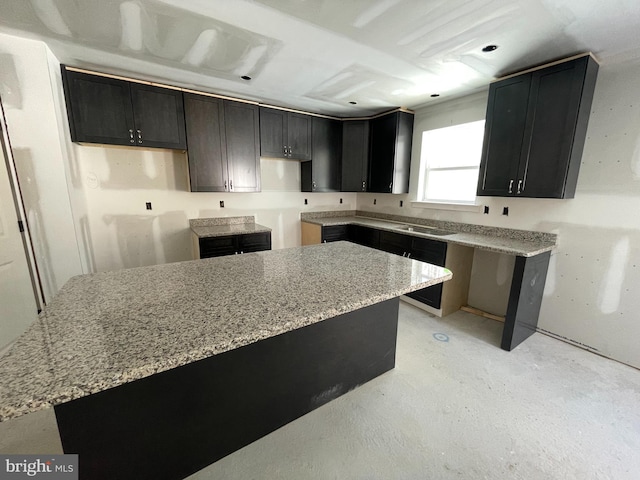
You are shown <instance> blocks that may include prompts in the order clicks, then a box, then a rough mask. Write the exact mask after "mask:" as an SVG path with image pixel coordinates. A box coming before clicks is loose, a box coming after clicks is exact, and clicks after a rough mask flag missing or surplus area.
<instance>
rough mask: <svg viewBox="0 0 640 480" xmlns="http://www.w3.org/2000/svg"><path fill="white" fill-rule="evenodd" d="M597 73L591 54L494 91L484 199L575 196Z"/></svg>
mask: <svg viewBox="0 0 640 480" xmlns="http://www.w3.org/2000/svg"><path fill="white" fill-rule="evenodd" d="M597 73H598V64H597V63H596V62H595V60H594V59H593V58H592V57H591V56H590V55H585V56H582V57H579V58H575V59H573V60H569V61H566V62H562V63H557V64H554V65H551V66H549V67H545V68H541V69H538V70H533V71H530V72H527V73H523V74H521V75H517V76H514V77H510V78H507V79H505V80H501V81H498V82H495V83H493V84H492V85H491V86H490V88H489V100H488V104H487V122H486V126H485V138H484V145H483V152H482V160H481V163H480V175H479V178H478V192H477V193H478V195H491V196H520V197H530V198H573V197H574V195H575V190H576V184H577V180H578V171H579V168H580V162H581V159H582V151H583V148H584V141H585V138H586V131H587V124H588V120H589V113H590V108H591V102H592V100H593V92H594V89H595V84H596V77H597Z"/></svg>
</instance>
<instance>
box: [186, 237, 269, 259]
mask: <svg viewBox="0 0 640 480" xmlns="http://www.w3.org/2000/svg"><path fill="white" fill-rule="evenodd" d="M264 250H271V232H259V233H245V234H242V235H226V236H221V237H205V238H199V239H198V251H199V256H198V258H211V257H222V256H224V255H239V254H242V253H251V252H262V251H264Z"/></svg>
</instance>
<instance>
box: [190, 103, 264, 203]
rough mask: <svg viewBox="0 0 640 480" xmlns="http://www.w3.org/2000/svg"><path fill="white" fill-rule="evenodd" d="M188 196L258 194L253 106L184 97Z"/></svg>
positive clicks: (258, 167) (255, 125)
mask: <svg viewBox="0 0 640 480" xmlns="http://www.w3.org/2000/svg"><path fill="white" fill-rule="evenodd" d="M185 118H186V124H187V137H188V141H189V153H188V156H189V176H190V180H191V191H192V192H258V191H260V156H259V133H258V129H259V119H258V107H257V106H256V105H251V104H245V103H241V102H233V101H230V100H222V99H219V98H215V97H208V96H204V95H195V94H190V93H185Z"/></svg>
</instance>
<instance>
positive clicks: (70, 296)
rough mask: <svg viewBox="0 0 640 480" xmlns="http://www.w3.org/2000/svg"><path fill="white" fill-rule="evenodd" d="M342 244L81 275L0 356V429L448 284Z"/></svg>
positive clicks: (444, 275)
mask: <svg viewBox="0 0 640 480" xmlns="http://www.w3.org/2000/svg"><path fill="white" fill-rule="evenodd" d="M451 276H452V275H451V272H450V271H448V270H446V269H444V268H441V267H437V266H434V265H430V264H426V263H423V262H418V261H415V260H411V259H408V258H404V257H402V256H398V255H392V254H388V253H385V252H381V251H377V250H373V249H370V248H366V247H362V246H359V245H355V244H351V243H348V242H336V243H332V244H323V245H314V246H308V247H296V248H289V249H284V250H273V251H267V252H260V253H251V254H245V255H233V256H226V257H219V258H211V259H206V260H196V261H189V262H179V263H173V264H164V265H156V266H150V267H140V268H132V269H125V270H118V271H113V272H103V273H96V274H90V275H80V276H77V277H73V278H72V279H70V280H69V281H68V282H67V284H65V285H64V287H63V288H62V289H61V290H60V292H59V293H58V294H57V296H56V297H55V298H54V299H53V301H52V302H51V303H50V304H49V305H48V306H47V307H46V308H45V310H44V311H43V312H42V313H41V315H40V317H39V319H38V320H37V321H36V322H34V323H33V324H32V325H31V326H30V327H29V328H28V330H27V331H26V332H25V333H24V334H23V335H22V336H21V337H20V338H19V339H18V340H17V341H16V343H15V344H14V345H13V346H12V347H11V348H10V349H9V351H8V352H6V353H5V354H4V355H3V356H2V357H0V420H6V419H9V418H13V417H17V416H19V415H22V414H25V413H29V412H32V411H36V410H40V409H42V408H47V407H50V406H52V405H57V404H61V403H65V402H68V401H70V400H74V399H77V398H81V397H84V396H87V395H90V394H93V393H97V392H101V391H103V390H107V389H110V388H112V387H116V386H119V385H122V384H125V383H128V382H132V381H134V380H138V379H141V378H145V377H148V376H151V375H153V374H155V373H159V372H162V371H166V370H170V369H173V368H176V367H179V366H182V365H186V364H189V363H192V362H195V361H197V360H200V359H204V358H207V357H210V356H212V355H217V354H220V353H222V352H225V351H229V350H233V349H236V348H238V347H241V346H244V345H248V344H251V343H254V342H257V341H260V340H263V339H266V338H270V337H273V336H276V335H279V334H282V333H285V332H288V331H291V330H295V329H298V328H301V327H305V326H307V325H311V324H313V323H316V322H319V321H322V320H326V319H328V318H332V317H336V316H338V315H340V314H343V313H347V312H350V311H354V310H357V309H360V308H363V307H366V306H369V305H373V304H376V303H378V302H381V301H384V300H387V299H391V298H394V297H397V296H399V295H402V294H404V293H408V292H410V291H414V290H418V289H420V288H424V287H427V286H430V285H434V284H437V283H441V282H443V281H446V280H448V279H450V278H451Z"/></svg>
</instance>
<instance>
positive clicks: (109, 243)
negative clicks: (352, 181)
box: [72, 144, 356, 271]
mask: <svg viewBox="0 0 640 480" xmlns="http://www.w3.org/2000/svg"><path fill="white" fill-rule="evenodd" d="M72 149H73V151H74V157H75V158H76V159H77V161H78V166H79V172H80V178H81V182H82V185H83V189H84V194H85V198H86V202H87V212H88V236H89V238H90V245H91V253H90V258H91V264H92V271H105V270H114V269H118V268H129V267H138V266H144V265H155V264H158V263H167V262H177V261H183V260H191V259H192V256H193V254H192V249H191V238H190V233H189V219H190V218H203V217H227V216H236V215H253V216H254V217H255V220H256V222H257V223H260V224H262V225H265V226H267V227H270V228H271V229H272V248H273V249H279V248H287V247H295V246H298V245H300V212H302V211H313V210H327V209H332V210H339V209H346V210H348V209H355V202H356V194H355V193H323V194H318V193H314V194H310V193H301V192H300V163H299V162H296V161H291V160H280V159H267V158H263V159H261V162H260V163H261V171H262V192H260V193H192V192H190V191H189V184H188V176H189V173H188V163H187V156H186V154H185V153H184V152H179V151H173V150H160V149H138V148H120V147H104V146H90V145H77V144H72ZM305 199H307V205H305V204H304V200H305ZM340 199H342V200H343V203H342V204H340ZM221 201H222V202H224V207H221V206H220V202H221ZM147 202H150V203H151V206H152V210H147V209H146V203H147Z"/></svg>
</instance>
